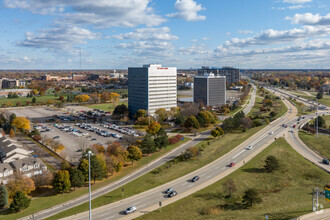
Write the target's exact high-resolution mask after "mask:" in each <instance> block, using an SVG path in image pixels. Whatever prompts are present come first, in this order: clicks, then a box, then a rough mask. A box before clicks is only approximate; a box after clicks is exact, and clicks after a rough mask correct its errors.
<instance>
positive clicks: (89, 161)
mask: <svg viewBox="0 0 330 220" xmlns="http://www.w3.org/2000/svg"><path fill="white" fill-rule="evenodd" d="M87 155H88V188H89V220H92V195H91V155H92V156H93V155H94V154H93V153H92V151H88V152H87V154H86V156H87Z"/></svg>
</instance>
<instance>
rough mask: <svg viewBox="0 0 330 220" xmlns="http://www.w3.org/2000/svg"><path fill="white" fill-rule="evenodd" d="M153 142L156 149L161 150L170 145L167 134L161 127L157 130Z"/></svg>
mask: <svg viewBox="0 0 330 220" xmlns="http://www.w3.org/2000/svg"><path fill="white" fill-rule="evenodd" d="M154 142H155V145H156V147H157V148H158V149H162V148H164V147H166V146H168V145H169V144H170V143H169V141H168V136H167V133H166V131H165V129H164V128H163V127H161V128H160V129H159V131H158V133H157V137H156V138H155V139H154Z"/></svg>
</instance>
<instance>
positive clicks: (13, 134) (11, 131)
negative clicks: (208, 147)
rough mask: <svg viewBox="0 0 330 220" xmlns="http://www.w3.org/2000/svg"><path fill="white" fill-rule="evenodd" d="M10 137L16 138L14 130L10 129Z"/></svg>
mask: <svg viewBox="0 0 330 220" xmlns="http://www.w3.org/2000/svg"><path fill="white" fill-rule="evenodd" d="M9 137H10V138H14V137H15V131H14V130H13V129H10V131H9Z"/></svg>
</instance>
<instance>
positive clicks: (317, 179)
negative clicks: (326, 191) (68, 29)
mask: <svg viewBox="0 0 330 220" xmlns="http://www.w3.org/2000/svg"><path fill="white" fill-rule="evenodd" d="M268 155H274V156H275V157H276V158H278V159H279V161H280V165H281V167H280V170H278V171H275V172H274V173H265V172H264V169H263V165H264V160H265V158H266V157H267V156H268ZM228 179H232V180H233V181H234V183H235V185H236V187H237V191H236V192H235V193H234V195H233V196H232V197H231V198H227V197H225V194H224V192H223V188H222V183H224V182H225V181H226V180H228ZM329 181H330V175H328V174H327V173H326V172H325V171H323V170H321V169H319V168H317V167H316V166H314V165H312V164H311V163H309V162H308V161H307V160H305V159H304V158H303V157H302V156H300V155H299V154H298V153H297V152H296V151H294V150H293V149H292V148H291V146H290V145H289V144H288V143H287V142H286V141H285V140H284V139H283V138H280V139H278V140H277V141H276V142H274V143H273V144H272V145H270V146H269V147H268V148H266V149H265V150H264V151H262V152H261V153H260V154H259V155H257V156H256V157H255V158H253V159H252V160H251V161H249V162H248V163H246V164H245V165H244V166H243V167H241V168H240V169H238V170H237V171H235V172H234V173H232V174H230V175H229V176H227V177H225V178H224V179H222V180H220V181H218V182H216V183H214V184H212V185H211V186H208V187H206V188H204V189H202V190H200V191H198V192H196V193H194V194H192V195H190V196H188V197H185V198H184V199H181V200H179V201H177V202H175V203H172V204H170V205H168V206H165V207H162V210H161V212H160V211H159V210H156V211H153V212H151V213H148V214H146V215H144V216H142V217H140V218H138V219H143V220H149V219H150V220H151V219H152V220H153V219H194V220H195V219H197V220H198V219H226V220H231V219H244V220H250V219H251V220H258V219H260V220H262V219H265V215H268V216H269V219H281V220H282V219H283V220H284V219H291V218H294V217H297V216H300V215H303V214H306V213H309V212H311V211H312V210H311V208H312V195H311V193H312V189H313V188H314V187H319V188H321V189H322V188H323V186H324V185H325V184H328V183H329ZM247 188H255V189H257V190H258V191H259V193H260V195H261V197H262V199H263V202H262V203H260V204H257V205H254V206H253V207H252V208H250V209H243V208H242V207H241V197H242V195H243V193H244V190H246V189H247ZM319 202H320V203H321V204H322V205H323V206H324V208H329V207H330V203H329V202H326V201H325V200H324V199H320V200H319ZM212 211H213V212H212ZM205 212H206V213H207V212H209V213H211V214H202V213H205Z"/></svg>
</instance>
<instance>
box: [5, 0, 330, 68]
mask: <svg viewBox="0 0 330 220" xmlns="http://www.w3.org/2000/svg"><path fill="white" fill-rule="evenodd" d="M0 18H1V19H0V31H1V35H0V69H79V68H80V55H81V61H82V62H81V63H82V69H114V68H115V69H125V68H127V67H129V66H141V65H143V64H147V63H161V64H163V65H164V66H177V67H178V68H197V67H200V66H202V65H208V66H219V67H221V66H234V67H238V68H330V38H329V37H330V2H329V0H274V1H272V0H97V1H96V0H2V1H0Z"/></svg>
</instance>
